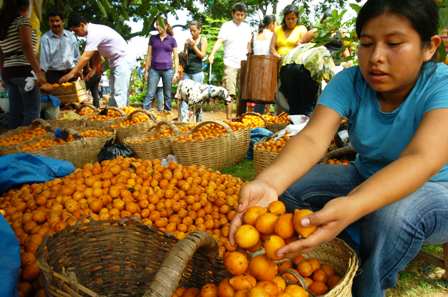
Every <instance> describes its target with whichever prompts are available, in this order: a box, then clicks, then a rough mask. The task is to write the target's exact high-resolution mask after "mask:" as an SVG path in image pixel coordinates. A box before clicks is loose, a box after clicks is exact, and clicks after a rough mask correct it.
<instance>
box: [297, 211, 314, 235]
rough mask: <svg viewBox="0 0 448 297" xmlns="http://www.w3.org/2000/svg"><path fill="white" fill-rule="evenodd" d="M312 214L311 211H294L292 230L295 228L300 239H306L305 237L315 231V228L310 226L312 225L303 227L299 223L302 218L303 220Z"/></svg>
mask: <svg viewBox="0 0 448 297" xmlns="http://www.w3.org/2000/svg"><path fill="white" fill-rule="evenodd" d="M312 213H313V211H311V210H309V209H296V210H295V211H294V218H293V223H294V228H295V230H296V232H297V233H299V234H300V235H301V236H302V237H305V238H306V237H308V236H310V235H311V234H312V233H313V232H314V231H316V229H317V227H316V226H312V225H310V226H307V227H304V226H302V223H301V222H300V221H301V220H302V218H304V217H306V216H308V215H310V214H312Z"/></svg>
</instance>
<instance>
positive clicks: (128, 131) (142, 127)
mask: <svg viewBox="0 0 448 297" xmlns="http://www.w3.org/2000/svg"><path fill="white" fill-rule="evenodd" d="M139 113H143V114H145V115H147V116H148V120H147V121H145V122H143V123H138V124H136V125H133V126H129V127H120V128H118V129H117V137H118V139H120V140H121V141H123V140H124V139H125V138H126V137H130V136H136V135H139V134H142V133H145V132H146V131H148V129H149V128H151V127H152V126H154V124H157V120H156V117H155V116H154V115H153V114H152V113H150V112H149V111H147V110H144V109H137V110H134V111H133V112H131V113H130V114H129V115H128V116H127V117H126V119H129V120H131V119H132V117H134V116H135V115H136V114H139Z"/></svg>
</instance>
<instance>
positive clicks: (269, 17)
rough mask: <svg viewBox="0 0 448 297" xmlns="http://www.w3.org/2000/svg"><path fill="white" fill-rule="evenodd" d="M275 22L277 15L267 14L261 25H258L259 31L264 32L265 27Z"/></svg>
mask: <svg viewBox="0 0 448 297" xmlns="http://www.w3.org/2000/svg"><path fill="white" fill-rule="evenodd" d="M273 22H275V16H273V15H265V16H264V18H263V21H262V22H260V25H258V33H261V32H263V29H266V28H267V27H268V26H269V25H270V24H272V23H273Z"/></svg>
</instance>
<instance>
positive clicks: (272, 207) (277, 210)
mask: <svg viewBox="0 0 448 297" xmlns="http://www.w3.org/2000/svg"><path fill="white" fill-rule="evenodd" d="M268 211H269V212H270V213H273V214H275V215H282V214H284V213H285V212H286V206H285V204H284V203H283V202H281V201H278V200H277V201H273V202H271V204H269V206H268Z"/></svg>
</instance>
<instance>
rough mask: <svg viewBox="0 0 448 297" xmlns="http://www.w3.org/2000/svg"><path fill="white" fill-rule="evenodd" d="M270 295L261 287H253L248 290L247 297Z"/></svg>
mask: <svg viewBox="0 0 448 297" xmlns="http://www.w3.org/2000/svg"><path fill="white" fill-rule="evenodd" d="M270 296H271V295H269V294H268V292H266V291H265V290H264V288H262V287H255V288H252V289H250V290H249V294H248V297H270Z"/></svg>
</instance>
